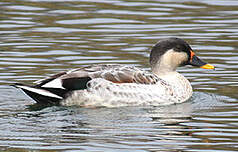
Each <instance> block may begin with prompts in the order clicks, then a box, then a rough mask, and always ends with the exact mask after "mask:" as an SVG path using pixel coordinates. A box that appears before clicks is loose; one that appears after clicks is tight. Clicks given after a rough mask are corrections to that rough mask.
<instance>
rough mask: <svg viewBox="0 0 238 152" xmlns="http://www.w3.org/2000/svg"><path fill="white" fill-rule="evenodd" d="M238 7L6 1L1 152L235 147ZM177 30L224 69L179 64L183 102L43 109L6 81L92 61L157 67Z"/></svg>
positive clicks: (210, 0)
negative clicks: (156, 58) (154, 55)
mask: <svg viewBox="0 0 238 152" xmlns="http://www.w3.org/2000/svg"><path fill="white" fill-rule="evenodd" d="M237 9H238V2H237V1H235V0H229V1H222V0H220V1H216V0H200V1H194V0H183V1H176V0H169V1H163V0H150V1H127V0H104V1H95V2H94V1H91V0H79V1H75V0H55V1H50V0H37V1H36V0H16V1H14V2H13V1H10V0H2V1H1V2H0V35H1V36H0V50H1V53H0V91H1V94H0V150H1V151H46V150H47V151H50V152H54V151H67V152H72V151H79V150H80V151H90V152H92V151H95V152H96V151H97V152H99V151H100V152H101V151H113V152H114V151H118V152H119V151H120V152H124V151H136V152H149V151H168V152H171V151H191V152H192V151H193V152H194V151H199V152H203V151H204V152H205V151H206V152H207V151H221V152H231V151H237V149H238V146H237V145H238V144H237V143H238V123H237V122H238V112H237V111H238V110H237V109H238V101H237V99H238V95H237V90H238V85H237V80H238V72H237V64H238V57H237V55H238V53H237V49H238V45H237V40H238V28H237V23H238V20H237V15H238V11H237ZM170 36H176V37H180V38H183V39H185V40H186V41H188V42H189V43H190V44H191V45H192V47H193V49H194V50H195V52H196V53H197V55H198V56H200V57H201V58H202V59H204V60H206V61H208V62H209V63H211V64H213V65H214V66H215V67H216V70H215V71H210V70H204V69H198V68H191V67H186V68H180V69H179V70H178V71H179V72H181V73H182V74H183V75H185V76H186V77H187V78H188V79H189V80H190V82H191V83H192V85H193V88H194V95H193V97H192V99H191V100H189V101H188V102H185V103H183V104H177V105H170V106H162V107H121V108H92V109H87V108H79V107H60V106H58V107H39V106H37V105H34V102H33V101H32V100H31V99H29V98H28V97H27V96H25V95H24V94H22V92H20V91H19V90H16V89H14V88H12V87H9V86H8V85H9V84H12V83H15V82H21V83H28V84H30V83H32V82H33V81H35V80H38V79H40V78H43V77H45V76H49V75H51V74H54V73H57V72H60V71H62V70H68V69H72V68H76V67H80V66H85V65H87V64H94V63H95V64H97V63H122V64H127V65H135V66H139V67H145V68H149V64H148V53H149V49H150V48H151V46H152V45H154V44H155V43H156V42H157V41H158V40H159V39H161V38H166V37H170Z"/></svg>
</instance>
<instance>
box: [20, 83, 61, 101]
mask: <svg viewBox="0 0 238 152" xmlns="http://www.w3.org/2000/svg"><path fill="white" fill-rule="evenodd" d="M17 87H19V88H22V89H25V90H28V91H31V92H34V93H37V94H40V95H43V96H47V97H53V98H58V99H63V98H62V97H60V96H58V95H56V94H53V93H51V92H49V91H46V90H43V89H36V88H32V87H28V86H17Z"/></svg>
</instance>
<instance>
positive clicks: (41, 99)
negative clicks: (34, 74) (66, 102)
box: [11, 83, 66, 105]
mask: <svg viewBox="0 0 238 152" xmlns="http://www.w3.org/2000/svg"><path fill="white" fill-rule="evenodd" d="M11 86H13V87H16V88H20V89H21V90H22V91H23V92H24V93H26V94H27V95H28V96H29V97H31V98H32V99H33V100H35V101H36V102H37V103H39V104H45V105H59V104H60V101H61V100H62V99H63V96H64V95H65V94H66V93H65V92H66V91H64V92H62V91H60V90H58V89H51V90H50V89H45V88H38V87H35V86H27V85H24V84H19V83H16V84H14V85H11ZM37 90H38V91H37ZM61 90H63V89H61ZM44 91H45V94H42V92H43V93H44ZM47 92H48V93H49V94H53V95H55V97H54V96H49V95H47ZM57 96H58V97H57ZM60 97H62V98H60Z"/></svg>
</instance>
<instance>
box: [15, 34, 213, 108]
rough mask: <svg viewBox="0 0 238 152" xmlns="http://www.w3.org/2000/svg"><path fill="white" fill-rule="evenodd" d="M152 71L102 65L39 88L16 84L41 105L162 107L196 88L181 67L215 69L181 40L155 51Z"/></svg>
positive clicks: (42, 83) (56, 77)
mask: <svg viewBox="0 0 238 152" xmlns="http://www.w3.org/2000/svg"><path fill="white" fill-rule="evenodd" d="M149 61H150V65H151V71H146V70H143V69H140V68H137V67H133V66H126V65H119V64H99V65H90V66H87V67H82V68H79V69H74V70H70V71H67V72H61V73H58V74H56V75H53V76H50V77H48V78H46V79H42V80H38V81H36V82H35V85H31V86H30V85H24V84H14V86H15V87H17V88H20V89H21V90H23V91H24V92H25V93H26V94H27V95H29V96H30V97H31V98H32V99H34V100H35V101H36V102H37V103H39V104H53V105H65V106H71V105H78V106H83V107H97V106H104V107H119V106H145V105H147V106H159V105H166V104H173V103H181V102H184V101H186V100H188V99H189V98H190V97H191V96H192V92H193V91H192V86H191V84H190V83H189V81H188V80H187V79H186V78H185V77H184V76H183V75H181V74H179V73H178V72H176V69H177V67H179V66H184V65H192V66H197V67H200V68H204V69H214V66H212V65H210V64H207V63H206V62H204V61H202V60H200V59H199V58H198V57H197V56H196V55H195V53H194V51H193V50H192V48H191V47H190V46H189V44H188V43H187V42H185V41H184V40H182V39H180V38H168V39H163V40H160V41H159V42H158V43H157V44H156V45H154V46H153V47H152V49H151V53H150V60H149Z"/></svg>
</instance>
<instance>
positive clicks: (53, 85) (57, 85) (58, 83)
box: [41, 79, 65, 89]
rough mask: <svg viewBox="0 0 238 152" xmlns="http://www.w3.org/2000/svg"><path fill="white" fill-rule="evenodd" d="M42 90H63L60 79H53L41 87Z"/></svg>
mask: <svg viewBox="0 0 238 152" xmlns="http://www.w3.org/2000/svg"><path fill="white" fill-rule="evenodd" d="M41 87H43V88H59V89H65V88H64V87H63V86H62V82H61V79H54V80H52V81H50V82H48V83H46V84H44V85H43V86H41Z"/></svg>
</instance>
